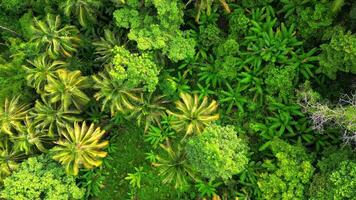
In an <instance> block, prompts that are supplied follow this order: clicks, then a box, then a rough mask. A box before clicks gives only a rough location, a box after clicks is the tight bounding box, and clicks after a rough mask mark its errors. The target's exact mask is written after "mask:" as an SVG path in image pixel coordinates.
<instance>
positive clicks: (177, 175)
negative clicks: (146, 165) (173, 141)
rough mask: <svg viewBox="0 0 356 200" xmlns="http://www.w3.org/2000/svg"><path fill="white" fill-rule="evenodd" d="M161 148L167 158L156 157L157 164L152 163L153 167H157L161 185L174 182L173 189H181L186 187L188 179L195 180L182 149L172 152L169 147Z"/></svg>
mask: <svg viewBox="0 0 356 200" xmlns="http://www.w3.org/2000/svg"><path fill="white" fill-rule="evenodd" d="M161 147H162V148H163V150H164V151H165V152H166V153H167V157H162V156H157V157H156V160H157V162H155V163H153V166H156V167H158V171H159V175H160V176H161V177H162V178H163V183H173V182H174V187H175V188H182V187H183V186H185V185H187V183H188V179H189V178H193V179H195V175H194V172H193V170H192V168H191V167H190V165H189V164H188V160H187V158H186V153H185V151H184V149H183V148H181V147H180V146H178V148H177V150H173V149H172V147H171V146H170V145H168V146H164V145H161Z"/></svg>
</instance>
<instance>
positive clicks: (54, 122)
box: [30, 99, 80, 137]
mask: <svg viewBox="0 0 356 200" xmlns="http://www.w3.org/2000/svg"><path fill="white" fill-rule="evenodd" d="M79 113H80V112H79V111H77V110H64V109H61V108H60V107H59V106H57V105H55V104H51V103H49V102H48V101H47V100H46V99H43V102H42V101H39V100H37V101H36V103H35V107H34V108H33V110H31V111H30V114H31V117H32V118H33V123H34V124H35V125H36V128H37V129H40V130H47V131H48V135H49V136H50V137H53V136H54V135H55V131H58V129H59V128H65V125H66V124H67V123H70V124H71V123H73V122H76V121H79V120H80V119H79V118H78V117H76V116H77V115H78V114H79Z"/></svg>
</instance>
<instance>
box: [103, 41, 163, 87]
mask: <svg viewBox="0 0 356 200" xmlns="http://www.w3.org/2000/svg"><path fill="white" fill-rule="evenodd" d="M115 54H116V55H115V57H114V59H113V65H114V69H113V70H111V71H110V72H109V73H111V74H112V75H113V76H114V77H116V78H117V79H118V80H121V81H125V84H126V85H127V86H128V87H129V88H136V87H143V88H144V89H146V90H147V91H150V92H153V91H154V90H155V88H156V85H157V83H158V73H159V69H158V66H157V64H156V63H155V62H153V61H152V57H151V56H150V55H149V54H146V53H142V54H141V55H139V54H131V53H130V52H129V51H128V50H126V49H125V48H124V47H116V48H115Z"/></svg>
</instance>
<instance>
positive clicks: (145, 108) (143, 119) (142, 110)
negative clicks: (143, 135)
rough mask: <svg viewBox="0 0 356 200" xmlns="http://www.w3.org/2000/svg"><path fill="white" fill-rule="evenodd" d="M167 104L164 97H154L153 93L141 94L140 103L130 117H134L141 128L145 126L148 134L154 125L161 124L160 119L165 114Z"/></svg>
mask: <svg viewBox="0 0 356 200" xmlns="http://www.w3.org/2000/svg"><path fill="white" fill-rule="evenodd" d="M167 103H168V101H167V100H164V96H162V95H159V96H155V97H153V95H152V93H151V94H149V95H145V94H143V93H141V98H140V101H139V102H138V103H137V106H136V107H135V109H134V110H133V112H131V114H130V116H129V117H130V118H131V117H134V118H135V119H136V120H137V124H138V125H139V126H141V125H142V124H144V127H145V128H144V131H145V132H146V131H147V130H148V128H149V127H150V125H151V124H152V123H156V124H160V119H161V116H162V115H164V114H165V110H166V107H165V104H167Z"/></svg>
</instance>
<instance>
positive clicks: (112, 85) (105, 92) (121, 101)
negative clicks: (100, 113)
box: [93, 72, 141, 116]
mask: <svg viewBox="0 0 356 200" xmlns="http://www.w3.org/2000/svg"><path fill="white" fill-rule="evenodd" d="M93 79H94V81H95V84H94V88H95V89H98V90H99V91H98V92H97V93H96V94H95V95H94V97H95V98H96V100H97V101H99V100H101V101H102V110H105V108H106V107H109V108H110V111H111V115H112V116H113V115H115V114H116V113H117V112H121V113H127V112H128V111H133V110H134V109H135V108H136V107H135V104H136V103H137V102H139V101H140V98H139V97H138V96H137V93H138V92H139V91H141V90H140V89H132V88H128V87H127V86H125V85H124V84H123V82H122V81H120V80H118V79H116V78H115V77H113V76H112V75H111V74H110V73H108V72H103V73H99V74H98V75H97V76H94V77H93Z"/></svg>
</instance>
